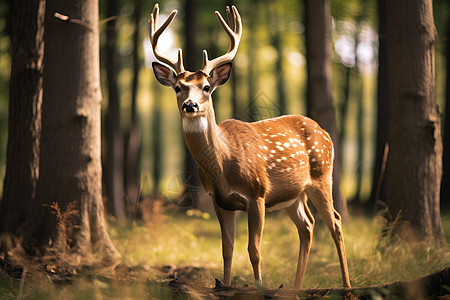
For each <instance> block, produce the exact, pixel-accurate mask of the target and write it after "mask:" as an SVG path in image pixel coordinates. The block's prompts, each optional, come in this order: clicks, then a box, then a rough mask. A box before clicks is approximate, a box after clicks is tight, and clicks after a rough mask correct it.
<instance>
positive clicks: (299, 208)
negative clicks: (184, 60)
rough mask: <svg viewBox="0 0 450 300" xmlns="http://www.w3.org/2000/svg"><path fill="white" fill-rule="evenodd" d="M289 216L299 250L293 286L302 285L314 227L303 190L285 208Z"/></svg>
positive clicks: (298, 287) (296, 287)
mask: <svg viewBox="0 0 450 300" xmlns="http://www.w3.org/2000/svg"><path fill="white" fill-rule="evenodd" d="M286 211H287V212H288V214H289V217H290V218H291V220H292V221H293V222H294V224H295V226H296V227H297V230H298V236H299V238H300V250H299V253H298V263H297V273H296V275H295V281H294V288H295V289H300V288H302V287H303V278H304V276H305V270H306V264H307V262H308V256H309V250H310V249H311V241H312V235H313V229H314V222H315V220H314V217H313V215H312V214H311V211H310V210H309V207H308V204H307V203H306V194H305V193H304V192H303V193H302V195H301V196H300V198H299V200H297V201H296V202H295V203H294V204H293V205H291V206H289V207H288V208H286Z"/></svg>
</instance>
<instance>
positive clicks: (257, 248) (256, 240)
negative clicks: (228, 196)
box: [247, 198, 265, 283]
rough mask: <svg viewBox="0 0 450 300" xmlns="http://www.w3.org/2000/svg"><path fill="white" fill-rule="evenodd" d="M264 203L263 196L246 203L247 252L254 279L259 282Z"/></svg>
mask: <svg viewBox="0 0 450 300" xmlns="http://www.w3.org/2000/svg"><path fill="white" fill-rule="evenodd" d="M264 215H265V204H264V199H263V198H257V199H256V201H249V204H248V211H247V216H248V239H249V241H248V253H249V255H250V261H251V263H252V267H253V274H254V275H255V280H256V282H258V283H261V265H260V261H261V238H262V231H263V227H264Z"/></svg>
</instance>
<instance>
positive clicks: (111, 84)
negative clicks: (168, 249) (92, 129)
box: [104, 0, 125, 225]
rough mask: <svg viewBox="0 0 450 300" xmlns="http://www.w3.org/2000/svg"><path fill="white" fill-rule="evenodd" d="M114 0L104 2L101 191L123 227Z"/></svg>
mask: <svg viewBox="0 0 450 300" xmlns="http://www.w3.org/2000/svg"><path fill="white" fill-rule="evenodd" d="M117 14H118V7H117V0H109V1H107V15H108V17H112V19H111V20H110V21H109V22H108V23H107V25H106V78H107V82H108V111H107V113H106V117H105V125H106V126H105V142H106V159H105V174H104V177H105V192H106V198H107V207H108V210H109V211H110V213H111V214H112V215H113V216H114V217H116V220H117V222H118V223H119V224H122V225H123V224H125V201H124V189H123V186H124V179H123V165H124V164H123V159H124V154H123V149H124V147H123V144H124V141H123V136H122V132H121V130H120V98H119V87H118V83H117V68H118V54H117V50H116V48H117V42H116V40H117V30H116V20H115V17H116V16H117Z"/></svg>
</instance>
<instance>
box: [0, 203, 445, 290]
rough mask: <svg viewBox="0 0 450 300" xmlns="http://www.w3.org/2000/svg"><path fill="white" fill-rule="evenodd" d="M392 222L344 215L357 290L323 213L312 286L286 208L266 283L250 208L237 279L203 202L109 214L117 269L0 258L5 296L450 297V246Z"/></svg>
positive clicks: (269, 236) (271, 226) (267, 233)
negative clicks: (404, 236)
mask: <svg viewBox="0 0 450 300" xmlns="http://www.w3.org/2000/svg"><path fill="white" fill-rule="evenodd" d="M316 219H319V218H316ZM443 223H444V227H445V232H446V234H447V241H449V240H450V235H449V234H450V214H444V215H443ZM383 229H385V224H384V221H383V219H382V218H380V217H379V216H365V215H357V214H352V215H351V217H350V220H349V222H348V223H347V224H345V226H344V236H345V244H346V247H347V256H348V262H349V269H350V279H351V282H352V286H355V287H360V288H356V289H352V290H348V289H342V288H339V287H340V284H341V282H342V279H341V275H340V268H339V261H338V258H337V254H336V250H335V247H334V243H333V241H332V239H331V237H330V235H329V232H328V230H327V228H326V227H325V226H324V225H323V222H321V221H320V220H318V222H317V225H316V228H315V232H314V237H313V245H312V249H311V254H310V258H309V262H308V267H307V270H306V276H305V283H304V286H305V288H308V289H306V290H292V289H290V287H291V286H292V284H293V280H294V277H295V267H296V264H297V251H298V237H297V234H296V230H295V227H294V226H293V225H292V224H291V222H290V220H289V218H288V217H287V216H286V215H285V214H284V213H275V214H269V215H268V216H267V220H266V224H265V230H264V235H263V244H262V271H263V283H262V285H261V286H255V284H254V281H253V279H252V277H253V276H252V271H251V266H250V262H249V259H248V254H247V251H246V247H247V232H246V231H247V230H246V218H245V216H244V215H242V216H240V217H239V218H238V227H237V237H236V244H235V253H234V262H233V276H234V277H233V279H232V286H231V287H228V286H224V285H223V284H222V283H221V282H220V280H217V279H215V278H221V276H222V270H221V269H222V267H221V264H222V257H221V241H220V230H219V225H218V223H217V220H215V219H214V218H212V217H210V216H209V215H208V214H205V213H201V212H199V211H188V212H187V213H180V212H173V211H167V210H165V211H160V212H158V213H152V214H151V215H147V216H144V221H140V222H135V223H133V224H132V225H129V226H127V227H120V226H117V225H115V224H114V222H110V235H111V238H112V239H113V242H114V243H115V245H116V247H117V248H118V250H119V252H120V253H121V254H122V263H121V264H120V265H119V266H117V267H116V268H115V269H89V268H84V269H81V270H73V269H70V268H64V267H62V266H57V265H52V264H44V265H38V267H36V268H34V269H33V271H31V269H30V268H22V267H21V266H14V265H8V263H7V262H6V261H4V260H1V261H0V266H1V270H2V271H0V299H62V298H64V299H174V298H177V299H179V298H181V299H191V298H195V299H199V298H212V299H217V298H220V299H224V298H230V299H240V298H245V299H248V298H251V299H274V298H280V299H285V298H294V299H295V298H302V299H315V298H331V299H335V298H345V299H356V298H358V299H394V298H397V299H404V298H405V297H406V298H410V299H421V298H423V299H450V296H449V295H448V294H450V269H449V268H448V267H449V266H450V251H449V248H448V247H447V248H444V249H433V248H430V249H426V250H425V251H424V252H421V253H417V252H413V251H412V250H411V249H410V248H409V247H408V245H406V244H405V243H402V242H401V241H399V240H396V239H395V238H394V239H391V240H387V239H386V238H381V232H382V230H383ZM429 274H434V275H432V276H428V275H429ZM414 279H418V280H414ZM386 283H391V284H389V285H386ZM368 287H370V288H368Z"/></svg>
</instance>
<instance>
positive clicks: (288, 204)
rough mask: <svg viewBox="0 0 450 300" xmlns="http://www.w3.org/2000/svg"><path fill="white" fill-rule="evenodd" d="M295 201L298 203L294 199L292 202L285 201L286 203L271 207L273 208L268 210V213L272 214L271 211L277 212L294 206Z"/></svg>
mask: <svg viewBox="0 0 450 300" xmlns="http://www.w3.org/2000/svg"><path fill="white" fill-rule="evenodd" d="M295 201H297V199H292V200H289V201H284V202H280V203H277V204H275V205H274V206H271V207H269V208H267V209H266V211H268V212H271V211H275V210H279V209H283V208H286V207H289V206H291V205H292V204H294V203H295Z"/></svg>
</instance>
